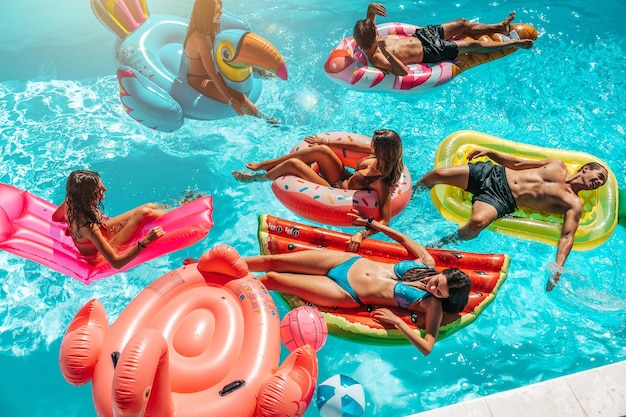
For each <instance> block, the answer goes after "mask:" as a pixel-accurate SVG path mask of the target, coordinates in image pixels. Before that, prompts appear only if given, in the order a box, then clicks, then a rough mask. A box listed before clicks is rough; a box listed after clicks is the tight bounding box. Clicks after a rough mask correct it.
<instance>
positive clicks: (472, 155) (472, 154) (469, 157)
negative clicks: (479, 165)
mask: <svg viewBox="0 0 626 417" xmlns="http://www.w3.org/2000/svg"><path fill="white" fill-rule="evenodd" d="M488 153H489V151H488V150H486V149H474V150H473V151H471V152H470V153H469V154H467V160H468V161H471V160H472V159H475V158H481V157H483V156H487V154H488Z"/></svg>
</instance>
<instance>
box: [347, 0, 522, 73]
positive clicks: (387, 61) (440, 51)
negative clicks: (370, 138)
mask: <svg viewBox="0 0 626 417" xmlns="http://www.w3.org/2000/svg"><path fill="white" fill-rule="evenodd" d="M376 16H387V11H386V9H385V6H383V5H382V4H378V3H371V4H370V5H369V6H368V8H367V17H366V18H365V19H362V20H358V21H357V22H356V24H355V25H354V40H355V41H356V43H357V45H358V46H359V47H360V48H361V49H362V50H363V52H365V54H366V55H367V57H368V58H369V61H370V63H371V64H372V65H373V66H375V67H377V68H378V69H380V70H383V71H390V72H391V73H392V74H394V75H407V74H408V73H409V71H408V70H407V67H406V66H407V65H409V64H419V63H422V62H424V63H437V62H441V61H451V60H454V59H455V58H456V57H457V56H458V55H460V54H466V53H468V52H482V53H488V52H494V51H500V50H503V49H508V48H511V47H515V48H524V49H528V48H531V47H532V46H533V41H532V40H530V39H521V40H520V39H509V40H507V41H505V42H496V41H492V40H489V41H479V40H475V39H468V40H466V39H454V38H455V37H456V36H459V35H461V34H463V35H472V36H474V35H478V36H479V35H483V34H490V33H501V34H503V35H509V34H510V30H509V29H510V24H511V22H512V21H513V18H514V17H515V12H511V14H510V15H509V16H508V17H507V18H506V19H504V20H503V21H502V22H500V23H496V24H482V23H477V22H470V21H469V20H467V19H463V18H461V19H457V20H455V21H453V22H448V23H444V24H441V25H436V26H426V27H424V28H420V29H418V30H417V31H416V32H415V34H414V35H413V36H408V37H397V36H378V32H377V31H376Z"/></svg>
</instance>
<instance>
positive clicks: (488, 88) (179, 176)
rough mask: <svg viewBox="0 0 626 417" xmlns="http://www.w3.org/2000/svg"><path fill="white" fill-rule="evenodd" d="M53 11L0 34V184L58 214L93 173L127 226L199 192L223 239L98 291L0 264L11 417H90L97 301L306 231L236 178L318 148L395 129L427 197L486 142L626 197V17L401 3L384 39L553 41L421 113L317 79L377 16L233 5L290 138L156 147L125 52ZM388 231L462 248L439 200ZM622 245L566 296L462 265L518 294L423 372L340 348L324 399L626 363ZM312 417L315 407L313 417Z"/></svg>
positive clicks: (413, 407)
mask: <svg viewBox="0 0 626 417" xmlns="http://www.w3.org/2000/svg"><path fill="white" fill-rule="evenodd" d="M58 3H59V2H56V3H52V2H43V1H41V0H25V1H23V2H12V3H11V4H10V5H8V9H7V5H5V7H4V11H3V13H2V14H1V15H0V28H2V29H0V31H1V33H2V39H3V42H1V43H0V61H1V62H2V64H1V65H0V137H1V139H0V146H1V150H2V151H1V152H0V181H1V182H4V183H8V184H12V185H14V186H16V187H20V188H23V189H27V190H30V191H32V192H33V193H34V194H36V195H39V196H41V197H43V198H45V199H47V200H50V201H54V202H57V203H58V202H60V201H61V200H62V199H63V196H64V192H63V186H64V182H65V178H66V177H67V174H68V173H69V172H70V171H72V170H74V169H78V168H87V169H92V170H96V171H98V172H100V173H101V175H102V177H103V179H104V181H105V184H106V186H107V188H108V190H109V191H108V192H107V199H106V201H105V207H106V211H107V212H108V213H114V214H115V213H120V212H122V211H123V210H126V209H129V208H131V207H134V206H136V205H139V204H141V203H143V202H146V201H158V202H164V203H172V202H174V201H175V200H176V199H178V198H180V197H181V196H182V194H183V192H184V191H185V190H188V189H191V190H194V191H197V192H204V193H208V194H211V195H213V196H214V203H215V211H214V220H215V227H214V228H213V229H212V231H211V232H210V234H209V236H208V237H207V238H206V239H205V240H203V241H202V242H200V243H198V244H196V245H195V246H193V247H191V248H189V249H186V250H183V251H180V252H177V253H175V254H171V255H169V256H165V257H163V258H160V259H158V260H155V261H152V262H150V263H147V264H144V265H141V266H139V267H137V268H135V269H133V270H131V271H129V272H125V273H122V274H119V275H116V276H114V277H111V278H108V279H104V280H102V281H99V282H96V283H94V284H93V285H91V286H85V285H83V284H81V283H80V282H78V281H75V280H73V279H71V278H68V277H65V276H63V275H60V274H58V273H56V272H53V271H51V270H49V269H47V268H45V267H41V266H39V265H37V264H34V263H32V262H28V261H25V260H23V259H21V258H17V257H15V256H13V255H9V254H7V253H5V252H0V285H1V287H0V326H1V327H0V366H1V368H2V374H3V378H1V379H0V410H1V413H0V414H2V415H7V416H8V415H11V416H28V417H33V416H47V417H50V416H59V417H72V416H80V417H86V416H93V415H95V411H94V409H93V405H92V402H91V394H90V386H89V385H87V386H83V387H73V386H71V385H69V384H68V383H66V382H65V381H64V380H63V378H62V376H61V375H60V372H59V368H58V349H59V344H60V339H61V337H62V335H63V333H64V331H65V329H66V327H67V325H68V324H69V322H70V320H71V319H72V317H73V315H74V314H75V313H76V312H77V310H78V309H79V308H80V307H81V306H82V305H83V304H84V303H85V302H87V301H88V300H89V299H91V298H94V297H96V298H99V299H100V300H101V301H102V302H103V303H104V305H105V306H106V309H107V311H108V313H109V318H110V320H111V321H112V320H114V319H115V318H116V317H117V316H118V315H119V313H120V312H121V311H122V310H123V309H124V307H125V306H126V305H127V304H128V303H129V302H130V301H131V300H132V299H133V297H134V296H136V295H137V294H138V293H139V292H140V291H141V289H142V288H144V287H145V286H146V285H147V284H148V283H150V282H151V281H152V280H154V279H155V278H157V277H159V276H161V275H163V274H164V273H165V272H167V271H169V270H170V269H173V268H175V267H178V266H179V265H180V264H181V261H182V260H183V259H184V258H185V257H189V256H195V257H197V256H198V255H200V254H201V253H203V252H204V251H206V250H208V249H210V248H211V247H213V246H214V245H215V244H217V243H226V244H229V245H232V246H234V247H236V248H237V249H238V250H239V252H240V253H241V254H243V255H252V254H256V253H258V251H259V248H258V244H257V240H256V229H257V216H258V215H259V214H260V213H270V214H274V215H278V216H281V217H285V218H289V219H294V220H301V219H299V218H297V217H296V216H295V215H293V214H291V212H289V211H288V210H287V209H285V208H284V207H283V206H282V205H281V204H280V203H279V202H278V201H277V200H276V199H275V198H274V196H273V194H272V193H271V191H270V187H269V184H267V183H265V184H251V185H246V184H240V183H237V182H235V181H234V180H233V179H232V177H231V175H230V172H231V170H233V169H238V168H241V167H242V166H243V165H244V164H245V162H247V161H251V160H253V161H255V160H260V159H262V158H269V157H273V156H276V155H278V154H280V153H282V152H285V151H287V150H288V149H290V148H291V146H292V145H293V144H294V143H296V142H297V141H299V140H300V139H301V138H302V137H304V136H305V135H308V134H312V133H316V132H323V131H333V130H345V131H353V132H358V133H363V134H367V135H370V134H372V132H373V131H374V130H375V129H377V128H381V127H382V128H390V129H394V130H396V131H398V132H399V133H400V135H401V136H402V138H403V141H404V144H405V161H406V164H407V165H408V167H409V169H410V171H411V173H412V174H413V178H414V179H417V178H419V177H420V176H421V175H422V174H424V173H425V172H427V171H428V170H430V169H431V168H432V161H433V158H434V155H435V152H436V148H437V145H438V144H439V142H440V141H441V140H442V139H443V138H444V137H446V136H447V135H449V134H450V133H452V132H455V131H457V130H461V129H475V130H479V131H483V132H486V133H489V134H492V135H495V136H499V137H503V138H507V139H511V140H514V141H519V142H524V143H530V144H534V145H542V146H547V147H554V148H563V149H573V150H582V151H587V152H590V153H593V154H594V155H596V156H598V157H599V158H601V159H603V160H604V161H606V162H607V163H608V165H609V166H610V168H611V169H612V170H613V171H614V173H615V175H616V177H617V179H618V182H619V184H620V185H621V186H622V187H623V186H624V184H625V183H626V174H625V169H624V168H625V164H626V163H625V162H624V161H626V150H625V148H626V147H625V144H626V140H625V138H624V114H626V106H625V104H624V100H623V96H624V92H625V88H624V77H625V75H626V70H625V68H624V65H623V57H624V55H625V53H624V52H625V51H624V49H625V39H626V37H625V34H626V29H624V26H623V24H622V20H623V15H624V11H625V9H626V7H625V6H626V3H625V2H624V1H623V0H609V1H607V2H603V3H601V4H600V3H593V4H588V3H587V2H584V1H582V0H576V1H575V2H542V1H538V0H531V1H525V2H520V1H503V2H461V3H459V2H456V3H455V2H443V3H442V2H436V1H419V2H403V3H399V2H389V3H387V10H388V14H389V18H388V19H387V20H388V21H391V20H397V21H404V22H413V23H418V24H429V23H439V22H442V21H449V20H453V19H455V18H458V17H460V16H464V17H466V18H469V19H478V18H480V19H481V21H484V22H495V21H499V20H501V19H502V18H503V17H504V16H505V15H506V14H508V12H509V11H510V10H516V11H517V20H518V21H521V22H527V23H530V24H532V25H534V26H535V27H536V28H537V29H538V31H539V33H540V38H539V40H538V41H537V42H536V46H535V47H534V48H533V49H532V50H530V51H519V52H517V53H515V54H513V55H511V56H509V57H506V58H504V59H501V60H499V61H497V62H494V63H490V64H486V65H483V66H481V67H478V68H475V69H472V70H470V71H468V72H467V73H465V74H462V75H461V76H459V77H457V78H456V79H454V80H453V81H452V82H450V83H449V84H447V85H445V86H442V87H440V88H438V89H436V90H432V91H430V92H427V93H425V94H422V95H416V96H394V95H377V94H364V93H360V92H356V91H351V90H348V89H345V88H343V87H340V86H338V85H336V84H335V83H333V82H332V81H330V80H329V79H328V78H327V77H326V75H325V74H324V73H323V70H322V66H323V63H324V60H325V58H326V56H327V54H328V52H329V51H330V49H332V48H333V47H334V46H335V45H336V43H338V41H339V40H340V39H341V38H343V37H345V36H347V35H348V34H349V32H350V30H351V27H352V25H353V22H354V21H355V20H356V19H357V18H361V17H362V16H364V15H365V9H366V7H367V4H368V3H367V2H365V1H355V2H341V3H337V2H335V1H328V0H321V1H315V2H313V1H298V2H295V1H293V0H291V1H271V2H270V1H267V0H250V1H245V2H244V1H240V2H229V1H226V2H225V7H226V8H227V9H229V10H230V11H232V12H234V13H235V14H237V15H239V16H241V17H243V18H244V19H246V20H248V21H249V22H250V24H251V25H252V28H253V30H254V31H255V32H257V33H259V34H261V35H262V36H264V37H265V38H267V39H268V40H270V41H271V42H272V43H273V44H274V45H275V46H276V47H277V48H278V50H279V51H281V53H282V54H283V56H284V57H285V59H286V61H287V65H288V68H289V75H290V76H289V80H288V81H286V82H285V81H281V80H278V79H275V80H269V81H266V82H265V83H264V90H263V93H262V95H261V98H260V100H259V102H258V103H257V104H258V106H259V107H260V108H261V109H262V110H263V111H264V112H265V113H267V114H270V115H272V116H275V117H277V118H279V119H280V120H281V126H280V127H278V128H273V127H271V126H269V125H267V124H265V123H263V122H261V121H258V120H255V119H252V118H249V117H245V118H231V119H224V120H219V121H215V122H198V121H189V122H187V123H186V124H185V126H184V127H183V128H182V129H180V130H178V131H177V132H175V133H172V134H164V133H157V132H154V131H151V130H147V129H145V128H143V127H142V126H140V125H139V124H137V123H136V122H134V121H133V120H131V119H129V118H128V117H127V116H126V114H125V113H124V111H123V109H122V108H121V106H120V103H119V100H118V87H117V80H116V78H115V75H114V74H115V67H114V66H113V61H112V57H111V56H112V48H113V41H114V37H113V35H112V33H110V32H108V31H107V30H106V29H104V28H103V27H102V26H101V25H100V23H99V22H98V21H97V20H96V19H95V18H94V16H93V14H92V12H91V10H90V8H89V5H88V1H86V0H85V1H84V2H81V4H80V5H76V4H74V3H78V2H67V3H68V4H58ZM61 3H62V2H61ZM70 3H71V4H70ZM82 3H84V4H82ZM167 3H168V2H166V1H164V0H159V1H149V7H150V10H151V12H152V13H169V14H176V15H180V16H188V15H189V12H190V9H191V6H192V2H191V1H190V0H184V1H180V2H171V3H177V4H175V5H174V4H167ZM381 21H383V20H381ZM393 226H395V227H396V228H398V229H400V230H402V231H404V232H406V233H407V234H409V235H410V236H412V237H413V238H415V239H416V240H418V241H421V242H423V243H428V242H433V241H435V240H437V239H438V238H439V237H441V236H444V235H446V234H448V233H450V232H452V231H453V230H455V228H456V225H454V224H451V223H450V222H448V221H446V220H444V219H443V218H442V217H441V215H440V214H439V213H438V212H437V211H436V210H435V208H434V207H433V205H432V203H431V201H430V198H429V196H428V195H427V194H426V193H423V194H421V195H419V196H417V197H416V198H415V199H414V200H413V201H412V202H411V204H410V205H409V207H408V208H407V209H406V210H405V211H404V212H403V213H402V214H401V215H400V216H398V217H397V218H396V219H395V220H394V221H393ZM625 241H626V234H625V232H624V229H623V228H621V227H618V228H617V229H616V231H615V233H614V234H613V236H612V237H611V238H610V239H609V240H608V241H607V242H606V243H605V244H604V245H602V246H601V247H599V248H597V249H594V250H591V251H587V252H573V253H572V254H571V255H570V257H569V260H568V262H567V265H566V267H567V270H568V272H567V273H565V274H564V277H563V279H562V282H561V283H560V284H559V285H558V287H557V288H556V289H555V290H554V291H553V292H552V293H546V292H545V291H544V287H545V283H546V280H547V277H548V272H547V271H548V268H549V266H550V264H551V263H552V262H553V260H554V257H555V248H554V247H551V246H546V245H543V244H539V243H535V242H530V241H523V240H518V239H514V238H510V237H505V236H501V235H498V234H495V233H492V232H485V233H482V234H481V236H480V237H479V238H477V239H476V240H474V241H471V242H464V243H460V244H457V245H455V246H452V247H454V248H457V249H460V250H468V251H475V252H495V253H501V252H504V253H507V254H509V255H510V256H511V257H512V263H511V267H510V273H509V277H508V280H507V281H506V282H505V284H504V286H503V287H502V289H501V290H500V293H499V294H498V296H497V298H496V300H495V301H494V302H493V303H492V305H491V306H490V307H489V308H488V309H487V310H486V311H485V312H484V313H483V314H482V316H481V317H480V318H479V319H478V320H477V321H476V322H475V323H474V324H472V325H471V326H469V327H467V328H466V329H464V330H463V331H461V332H459V333H457V334H455V335H454V336H452V337H450V338H448V339H445V340H443V341H440V342H439V343H437V345H436V348H435V350H434V351H433V352H432V354H431V355H430V356H428V357H423V356H422V355H421V354H420V353H419V352H418V351H417V350H416V349H414V348H412V347H409V346H407V347H376V346H369V345H361V344H357V343H354V342H350V341H346V340H342V339H337V338H335V337H330V338H329V340H328V342H327V344H326V345H325V346H324V348H323V349H322V350H321V351H320V352H319V355H320V359H321V360H320V381H322V380H324V379H326V378H328V377H329V376H331V375H333V374H336V373H343V374H346V375H350V376H351V377H353V378H354V379H356V380H357V381H359V382H360V383H361V384H363V386H364V387H365V390H366V397H367V410H366V412H365V415H366V416H379V415H404V414H410V413H415V412H419V411H422V410H427V409H432V408H436V407H440V406H444V405H447V404H452V403H456V402H458V401H462V400H467V399H471V398H474V397H478V396H482V395H487V394H492V393H495V392H500V391H503V390H508V389H512V388H515V387H519V386H523V385H527V384H530V383H534V382H538V381H543V380H547V379H550V378H554V377H557V376H561V375H564V374H569V373H573V372H577V371H582V370H585V369H589V368H593V367H596V366H600V365H605V364H609V363H613V362H618V361H621V360H624V358H626V330H625V317H624V310H625V308H626V301H625V300H626V289H625V286H624V281H625V275H624V272H623V271H624V269H626V264H625V261H624V259H625V257H626V256H625V255H626V254H625V253H624V247H625V243H626V242H625ZM277 302H278V304H279V307H280V313H281V315H282V314H284V313H285V308H284V306H283V305H282V304H280V302H279V301H278V300H277ZM283 353H285V352H283ZM317 415H318V410H317V407H316V405H315V402H313V403H312V404H311V406H310V407H309V410H308V411H307V413H306V416H317Z"/></svg>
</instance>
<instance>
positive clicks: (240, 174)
mask: <svg viewBox="0 0 626 417" xmlns="http://www.w3.org/2000/svg"><path fill="white" fill-rule="evenodd" d="M232 174H233V177H235V179H236V180H237V181H239V182H261V181H269V180H270V179H269V178H267V177H266V176H265V174H261V173H259V174H251V173H249V172H245V171H232Z"/></svg>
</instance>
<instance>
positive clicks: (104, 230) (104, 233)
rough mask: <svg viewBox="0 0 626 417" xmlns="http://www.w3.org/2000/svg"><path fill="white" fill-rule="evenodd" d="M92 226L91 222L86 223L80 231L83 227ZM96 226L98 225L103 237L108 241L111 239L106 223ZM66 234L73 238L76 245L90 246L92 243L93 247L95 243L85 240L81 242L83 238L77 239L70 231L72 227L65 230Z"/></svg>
mask: <svg viewBox="0 0 626 417" xmlns="http://www.w3.org/2000/svg"><path fill="white" fill-rule="evenodd" d="M90 224H91V222H89V223H85V224H83V225H82V226H80V227H79V228H78V230H80V229H82V228H83V227H85V226H89V225H90ZM96 224H97V225H98V228H99V229H100V233H102V236H104V237H105V239H107V240H108V238H109V232H108V230H107V226H106V224H104V223H96ZM65 234H66V235H67V236H69V237H71V238H72V240H73V241H74V242H75V243H78V244H81V245H86V244H90V243H91V244H92V245H93V243H92V242H91V240H89V239H83V240H81V238H79V237H76V236H75V235H74V233H72V232H71V230H70V227H69V226H68V227H67V229H65ZM94 247H95V246H94Z"/></svg>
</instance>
